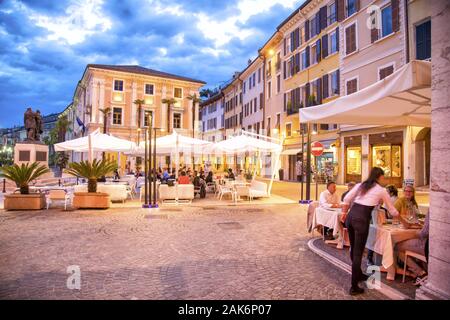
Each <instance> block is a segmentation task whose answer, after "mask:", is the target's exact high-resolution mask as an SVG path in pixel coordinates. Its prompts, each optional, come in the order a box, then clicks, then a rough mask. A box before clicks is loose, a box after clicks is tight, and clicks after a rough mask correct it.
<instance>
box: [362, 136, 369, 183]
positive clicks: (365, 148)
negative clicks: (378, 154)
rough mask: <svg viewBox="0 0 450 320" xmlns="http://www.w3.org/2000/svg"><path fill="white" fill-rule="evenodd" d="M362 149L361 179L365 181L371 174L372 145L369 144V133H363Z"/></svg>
mask: <svg viewBox="0 0 450 320" xmlns="http://www.w3.org/2000/svg"><path fill="white" fill-rule="evenodd" d="M361 149H362V150H361V151H362V159H361V179H362V181H364V180H365V179H367V177H368V176H369V171H370V169H371V168H369V163H370V161H369V157H370V145H369V135H368V134H363V135H362V137H361Z"/></svg>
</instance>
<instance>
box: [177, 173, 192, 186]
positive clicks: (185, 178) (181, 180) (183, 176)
mask: <svg viewBox="0 0 450 320" xmlns="http://www.w3.org/2000/svg"><path fill="white" fill-rule="evenodd" d="M190 183H191V180H190V179H189V177H188V176H187V175H186V172H185V171H181V175H180V176H179V177H178V184H190Z"/></svg>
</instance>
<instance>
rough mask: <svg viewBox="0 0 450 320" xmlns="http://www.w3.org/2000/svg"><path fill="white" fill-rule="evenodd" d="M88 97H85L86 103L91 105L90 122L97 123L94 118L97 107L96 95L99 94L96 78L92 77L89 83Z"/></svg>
mask: <svg viewBox="0 0 450 320" xmlns="http://www.w3.org/2000/svg"><path fill="white" fill-rule="evenodd" d="M88 87H89V91H87V92H89V93H88V95H89V99H87V104H90V105H91V122H92V123H97V119H96V117H95V116H96V109H98V96H99V84H98V80H97V79H95V78H94V79H92V81H91V82H90V83H89V86H88Z"/></svg>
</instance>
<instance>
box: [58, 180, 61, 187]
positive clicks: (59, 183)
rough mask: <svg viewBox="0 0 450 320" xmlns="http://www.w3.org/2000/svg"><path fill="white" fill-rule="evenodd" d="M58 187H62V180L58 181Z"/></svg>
mask: <svg viewBox="0 0 450 320" xmlns="http://www.w3.org/2000/svg"><path fill="white" fill-rule="evenodd" d="M58 187H61V179H58Z"/></svg>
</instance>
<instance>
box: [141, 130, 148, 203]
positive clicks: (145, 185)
mask: <svg viewBox="0 0 450 320" xmlns="http://www.w3.org/2000/svg"><path fill="white" fill-rule="evenodd" d="M144 131H145V132H144V137H145V140H144V204H143V205H142V208H148V162H147V156H148V154H147V151H148V150H147V148H148V132H147V130H144Z"/></svg>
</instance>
